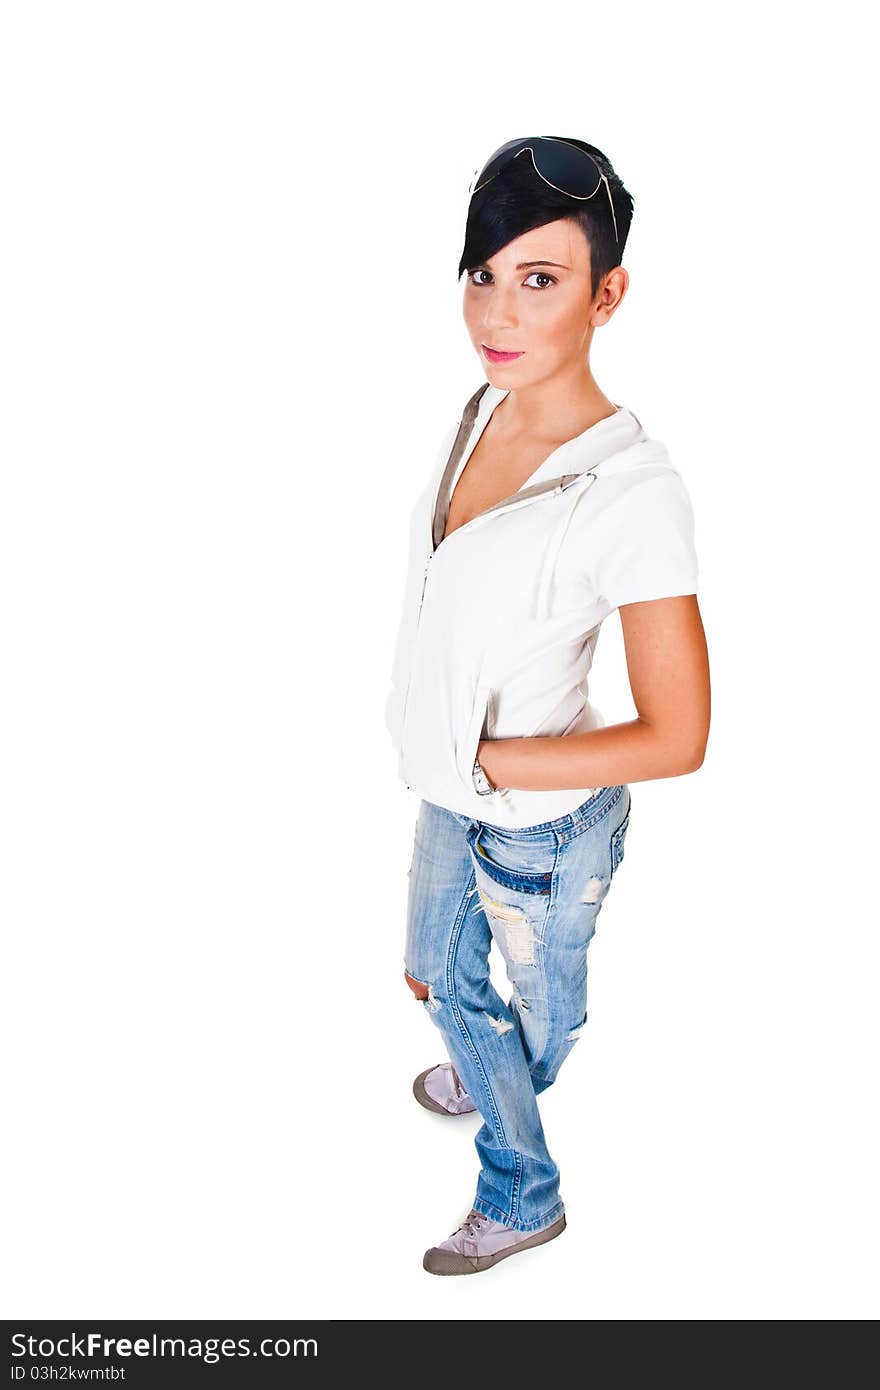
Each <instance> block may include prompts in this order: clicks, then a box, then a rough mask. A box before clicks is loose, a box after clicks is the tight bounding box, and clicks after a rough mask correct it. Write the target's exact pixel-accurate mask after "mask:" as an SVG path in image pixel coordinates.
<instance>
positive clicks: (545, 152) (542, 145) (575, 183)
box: [533, 140, 602, 198]
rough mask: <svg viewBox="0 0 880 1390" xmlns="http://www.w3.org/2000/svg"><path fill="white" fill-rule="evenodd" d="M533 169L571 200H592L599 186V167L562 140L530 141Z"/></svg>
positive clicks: (590, 158) (584, 154)
mask: <svg viewBox="0 0 880 1390" xmlns="http://www.w3.org/2000/svg"><path fill="white" fill-rule="evenodd" d="M533 146H534V156H535V168H536V169H537V170H538V173H539V174H540V175H541V177H542V178H545V179H546V180H547V182H548V183H552V184H553V186H554V187H555V188H561V189H562V191H563V193H568V194H569V195H570V196H571V197H572V198H591V197H592V196H593V194H594V193H595V192H596V189H597V188H598V187H599V183H600V181H601V177H602V176H601V174H600V172H599V166H598V165H597V164H596V162H595V160H594V159H593V158H592V156H591V155H589V154H587V151H586V150H580V149H578V148H577V146H576V145H569V144H566V143H564V142H563V141H561V140H535V141H533Z"/></svg>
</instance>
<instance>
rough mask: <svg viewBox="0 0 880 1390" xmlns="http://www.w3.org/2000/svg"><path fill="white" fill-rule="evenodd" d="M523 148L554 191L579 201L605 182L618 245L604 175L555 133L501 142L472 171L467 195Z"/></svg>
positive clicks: (597, 190) (489, 180) (573, 146)
mask: <svg viewBox="0 0 880 1390" xmlns="http://www.w3.org/2000/svg"><path fill="white" fill-rule="evenodd" d="M524 150H528V152H529V154H530V155H531V157H532V165H533V167H534V170H535V173H536V174H537V175H538V176H539V178H542V179H543V180H544V182H545V183H546V184H549V185H550V187H551V188H555V189H556V190H557V192H559V193H565V194H567V195H568V197H569V198H577V199H578V201H580V202H583V201H585V200H586V199H587V198H594V197H595V195H596V194H597V193H598V192H599V189H600V188H601V186H602V184H603V183H604V185H605V191H606V193H607V194H608V204H609V207H610V208H611V220H612V221H613V223H614V239H615V241H616V242H617V244H618V246H619V245H620V238H619V236H618V235H617V218H616V217H615V216H614V203H613V201H612V198H611V189H610V188H609V186H608V179H607V177H606V176H605V174H603V173H602V170H601V169H600V168H599V166H598V164H597V163H596V161H595V159H593V156H592V155H590V154H587V151H586V150H582V149H580V148H579V146H577V145H572V144H570V143H569V142H568V141H567V140H562V139H560V138H559V137H557V136H555V135H537V136H524V137H522V138H521V139H519V140H508V142H507V144H506V145H501V147H500V148H499V149H497V150H496V151H495V153H494V154H493V155H491V156H490V158H489V159H488V160H487V162H486V163H485V164H484V165H483V167H482V169H481V170H480V171H479V173H477V172H475V173H474V177H473V178H472V179H471V186H470V188H469V189H468V194H469V196H470V197H473V195H474V194H475V193H479V191H480V189H481V188H485V186H486V184H487V183H489V182H491V180H492V179H494V178H495V176H496V175H497V174H500V173H501V170H502V169H503V168H504V167H505V166H506V165H507V164H509V163H510V161H511V160H512V159H516V157H517V155H520V154H522V153H523V151H524Z"/></svg>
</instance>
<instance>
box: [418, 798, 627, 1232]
mask: <svg viewBox="0 0 880 1390" xmlns="http://www.w3.org/2000/svg"><path fill="white" fill-rule="evenodd" d="M629 811H630V791H629V787H628V786H626V785H623V786H615V787H603V788H601V789H600V790H599V791H597V792H596V793H595V794H594V795H593V796H592V797H590V799H589V800H588V801H585V802H584V803H583V805H582V806H579V807H578V808H577V810H575V811H572V812H571V813H570V814H569V815H566V816H561V817H560V818H559V819H558V820H552V821H546V822H545V823H544V824H542V825H530V826H526V827H525V828H523V829H518V830H507V829H502V828H501V827H498V826H493V825H491V824H490V823H487V822H486V821H476V820H473V819H472V818H471V817H470V816H464V815H460V814H459V813H458V812H455V811H448V810H446V809H444V808H443V807H441V806H435V805H434V804H433V803H432V802H430V801H422V803H421V806H420V808H419V813H418V818H417V820H416V828H415V843H414V846H413V857H412V864H411V866H410V870H409V899H408V907H407V924H406V948H405V954H404V968H405V970H406V973H407V974H408V975H410V976H412V978H413V979H414V980H416V981H418V982H419V983H420V984H421V985H422V986H423V987H424V988H426V989H427V997H426V998H424V999H423V1000H422V1007H423V1008H424V1010H425V1011H426V1013H427V1014H428V1016H429V1017H430V1019H431V1020H432V1022H433V1023H435V1024H436V1025H437V1027H438V1028H439V1029H440V1032H441V1033H442V1035H443V1040H444V1043H445V1045H446V1049H447V1052H448V1054H449V1058H450V1060H451V1061H452V1064H453V1066H454V1067H455V1069H456V1071H457V1072H458V1074H459V1076H460V1078H461V1080H462V1082H463V1084H464V1085H465V1086H466V1087H467V1090H468V1093H469V1094H470V1096H471V1099H472V1100H473V1102H474V1104H475V1105H476V1107H477V1110H478V1111H479V1113H480V1115H481V1116H482V1119H483V1124H482V1125H481V1127H480V1129H479V1131H478V1133H477V1135H476V1139H475V1141H474V1142H475V1144H476V1147H477V1154H478V1156H479V1159H480V1162H481V1165H482V1166H481V1169H480V1175H479V1178H478V1180H477V1190H476V1197H475V1199H474V1201H473V1204H472V1205H473V1206H474V1208H475V1209H476V1210H477V1211H479V1212H482V1213H483V1214H484V1215H486V1216H489V1217H491V1218H492V1220H493V1221H500V1222H501V1223H502V1225H504V1226H509V1227H512V1228H514V1229H516V1230H521V1231H537V1230H540V1229H541V1227H543V1226H549V1225H551V1224H552V1222H554V1221H555V1220H557V1219H558V1217H559V1216H560V1215H561V1213H562V1211H563V1202H562V1198H561V1197H560V1193H559V1169H558V1168H557V1166H556V1164H555V1163H554V1161H553V1159H552V1158H551V1157H550V1154H549V1152H548V1149H547V1144H546V1141H545V1139H544V1130H543V1127H542V1125H541V1117H540V1114H539V1112H538V1102H537V1097H538V1095H539V1094H540V1092H541V1091H543V1090H546V1088H547V1087H548V1086H550V1085H552V1083H553V1082H554V1081H555V1080H556V1076H557V1074H558V1072H559V1068H560V1067H561V1066H562V1063H563V1062H564V1061H565V1058H566V1057H567V1056H568V1054H569V1052H570V1051H571V1049H572V1047H573V1046H574V1044H575V1042H576V1040H577V1038H578V1036H579V1035H580V1033H581V1030H582V1029H583V1027H584V1024H585V1023H586V1021H587V948H588V946H589V944H590V938H591V937H592V935H593V933H594V931H595V930H596V919H597V917H598V915H599V912H600V910H601V907H602V903H603V901H604V899H605V897H606V895H607V893H608V890H609V888H610V887H611V880H612V878H613V876H614V874H615V873H616V871H617V867H618V865H619V864H620V862H621V860H622V859H623V845H624V838H625V836H626V830H627V826H628V824H629ZM493 939H494V941H495V942H496V943H497V945H498V948H499V949H500V951H501V954H502V956H503V958H504V962H505V965H506V967H507V976H508V979H509V980H510V983H511V986H512V989H511V995H510V1000H509V1001H508V1002H505V1001H504V1000H503V999H502V998H501V997H500V996H499V994H498V993H497V991H496V990H495V988H494V987H493V985H492V983H491V981H490V979H489V950H490V947H491V944H492V941H493Z"/></svg>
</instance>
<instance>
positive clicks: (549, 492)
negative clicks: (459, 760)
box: [400, 473, 585, 781]
mask: <svg viewBox="0 0 880 1390" xmlns="http://www.w3.org/2000/svg"><path fill="white" fill-rule="evenodd" d="M584 476H585V474H584V473H564V474H563V475H562V476H561V477H560V478H554V479H553V480H552V483H553V486H552V487H551V485H550V482H549V481H546V480H545V481H544V482H542V483H535V484H534V485H533V487H532V488H531V489H530V488H525V489H521V490H520V491H519V492H514V493H511V495H510V496H509V497H502V499H501V501H500V502H496V503H495V505H494V506H493V507H487V508H486V510H485V511H483V512H478V513H477V515H476V516H472V517H471V519H470V521H466V522H464V523H463V525H461V526H457V527H456V528H455V530H454V531H453V532H452V533H451V535H449V536H444V537H443V538H442V540H441V541H440V544H439V545H437V546H436V548H435V547H434V543H433V542H434V515H435V512H436V510H437V494H436V493H434V496H433V505H432V507H431V509H430V515H429V517H428V543H429V547H430V548H429V551H428V558H427V560H426V561H425V568H424V571H423V573H422V591H421V593H420V595H419V607H418V612H417V613H416V627H415V632H414V633H413V659H412V661H411V663H410V678H409V680H408V681H407V686H406V695H405V696H404V698H403V714H402V716H401V721H400V728H401V745H402V747H403V748H404V749H405V748H406V711H407V707H408V705H409V692H410V686H411V685H412V669H413V666H414V665H415V648H416V643H417V642H418V638H419V628H420V625H421V621H422V608H423V606H424V602H425V590H426V588H427V585H428V571H429V569H430V568H431V561H432V560H433V558H434V556H435V555H436V554H437V551H438V550H439V549H440V546H441V545H446V543H447V542H448V541H451V540H452V537H453V536H457V535H458V533H459V531H465V530H467V528H468V526H473V524H474V522H475V521H482V519H483V517H485V516H492V515H494V514H495V513H496V512H499V511H505V512H507V511H515V510H516V508H517V507H521V506H525V505H526V504H527V503H529V502H534V501H536V500H538V499H539V498H544V497H557V496H558V495H559V493H560V492H565V490H566V488H569V487H572V486H573V484H574V483H576V482H577V481H578V480H579V479H580V478H583V477H584ZM438 486H439V485H438ZM404 781H406V778H405V777H404Z"/></svg>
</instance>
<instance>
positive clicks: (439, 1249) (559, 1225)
mask: <svg viewBox="0 0 880 1390" xmlns="http://www.w3.org/2000/svg"><path fill="white" fill-rule="evenodd" d="M564 1230H565V1212H563V1213H562V1215H561V1216H560V1217H557V1219H556V1220H555V1221H554V1222H553V1224H552V1226H544V1227H542V1229H541V1230H540V1231H514V1230H511V1228H510V1227H509V1226H502V1225H501V1224H500V1223H499V1222H498V1221H492V1220H491V1219H490V1218H489V1217H488V1216H484V1215H483V1213H482V1212H479V1211H473V1210H471V1211H470V1212H468V1214H467V1216H466V1217H465V1219H464V1221H463V1222H462V1223H461V1225H460V1226H459V1228H458V1230H457V1231H453V1233H452V1235H451V1236H450V1237H449V1239H448V1240H444V1241H441V1242H440V1244H439V1245H432V1246H431V1249H430V1250H426V1251H425V1257H424V1259H423V1260H422V1266H423V1267H424V1268H425V1269H426V1270H427V1271H428V1272H429V1274H478V1273H479V1272H480V1270H483V1269H489V1268H490V1267H491V1266H492V1265H496V1264H497V1263H498V1261H499V1260H505V1259H507V1256H508V1255H516V1254H518V1253H519V1251H520V1250H530V1249H531V1248H532V1246H534V1245H543V1244H544V1242H545V1241H548V1240H553V1238H554V1237H555V1236H559V1235H561V1234H562V1232H563V1231H564Z"/></svg>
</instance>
